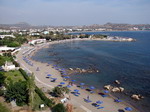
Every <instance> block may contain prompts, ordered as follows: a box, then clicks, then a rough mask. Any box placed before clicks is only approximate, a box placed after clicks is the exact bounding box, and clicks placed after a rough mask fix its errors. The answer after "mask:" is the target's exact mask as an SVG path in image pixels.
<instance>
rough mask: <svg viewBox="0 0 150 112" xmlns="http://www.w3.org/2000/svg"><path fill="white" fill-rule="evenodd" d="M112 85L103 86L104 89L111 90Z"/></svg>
mask: <svg viewBox="0 0 150 112" xmlns="http://www.w3.org/2000/svg"><path fill="white" fill-rule="evenodd" d="M111 88H112V86H111V85H105V86H104V89H107V90H111Z"/></svg>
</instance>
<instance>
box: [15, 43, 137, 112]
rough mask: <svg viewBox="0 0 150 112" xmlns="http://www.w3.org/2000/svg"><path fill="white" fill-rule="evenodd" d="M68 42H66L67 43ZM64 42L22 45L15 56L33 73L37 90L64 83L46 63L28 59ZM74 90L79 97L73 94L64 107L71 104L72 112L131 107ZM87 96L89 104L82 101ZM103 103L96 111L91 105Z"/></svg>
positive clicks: (114, 111)
mask: <svg viewBox="0 0 150 112" xmlns="http://www.w3.org/2000/svg"><path fill="white" fill-rule="evenodd" d="M68 41H70V40H67V42H68ZM61 42H65V41H55V42H49V43H45V44H40V45H37V46H29V45H27V44H26V45H23V46H22V47H21V50H20V51H19V53H18V54H17V55H16V57H17V62H19V63H20V65H21V67H22V68H23V69H24V70H25V71H27V72H29V73H33V74H34V76H35V82H36V85H37V86H38V87H39V88H45V89H46V90H52V88H54V87H55V86H57V85H59V84H60V82H64V81H63V78H62V77H61V74H60V72H59V71H58V70H56V69H54V68H53V66H52V65H48V64H47V63H41V62H37V61H34V60H31V59H30V57H31V56H32V55H34V53H35V52H36V51H37V50H39V49H41V48H43V47H47V46H48V45H49V44H56V43H61ZM24 56H26V57H28V59H29V60H30V61H31V62H32V63H33V66H30V65H29V64H27V63H26V62H25V61H24V60H23V57H24ZM37 67H39V71H37ZM47 74H51V75H52V76H51V77H52V78H57V80H56V82H51V81H50V79H48V78H46V76H47ZM65 83H66V84H64V85H63V86H67V84H68V82H65ZM74 89H78V90H79V91H80V95H79V96H74V95H73V94H71V93H70V94H69V95H70V98H71V99H70V100H67V102H66V103H65V105H66V104H67V103H69V104H72V105H73V106H74V112H99V111H100V112H119V109H123V110H124V108H125V107H132V106H131V105H130V104H127V103H126V102H124V101H123V102H120V103H116V102H114V98H113V97H110V96H109V97H105V98H103V97H102V96H100V95H98V94H96V93H94V94H91V93H89V92H88V91H86V90H85V89H81V88H79V87H77V86H76V85H73V86H72V87H71V88H70V90H71V91H73V90H74ZM87 96H89V97H90V100H91V101H92V102H91V103H87V102H85V101H84V99H86V98H87ZM98 100H100V101H103V103H102V104H100V107H104V108H103V109H97V107H94V106H93V105H92V103H95V102H96V101H98ZM132 109H133V110H132V112H139V111H138V110H136V109H135V108H134V107H132Z"/></svg>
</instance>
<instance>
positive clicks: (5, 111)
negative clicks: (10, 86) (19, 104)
mask: <svg viewBox="0 0 150 112" xmlns="http://www.w3.org/2000/svg"><path fill="white" fill-rule="evenodd" d="M0 112H11V111H10V110H9V109H8V108H7V107H6V106H5V105H4V104H2V103H0Z"/></svg>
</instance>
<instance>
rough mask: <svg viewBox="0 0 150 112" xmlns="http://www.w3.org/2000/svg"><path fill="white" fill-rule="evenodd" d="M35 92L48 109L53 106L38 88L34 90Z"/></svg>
mask: <svg viewBox="0 0 150 112" xmlns="http://www.w3.org/2000/svg"><path fill="white" fill-rule="evenodd" d="M35 92H36V93H37V94H38V95H39V97H40V98H41V99H42V100H43V101H44V103H45V104H46V105H47V106H48V107H52V106H53V105H54V102H53V101H52V100H50V99H48V98H47V97H46V96H45V94H44V93H43V92H42V91H41V90H40V89H39V88H38V87H36V88H35Z"/></svg>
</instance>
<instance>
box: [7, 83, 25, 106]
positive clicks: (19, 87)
mask: <svg viewBox="0 0 150 112" xmlns="http://www.w3.org/2000/svg"><path fill="white" fill-rule="evenodd" d="M27 93H28V91H27V85H26V81H21V82H16V83H14V84H13V83H11V84H10V85H9V86H7V87H6V94H5V99H6V101H7V102H11V101H13V100H15V101H16V104H17V105H18V106H23V105H25V104H27V103H28V94H27Z"/></svg>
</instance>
